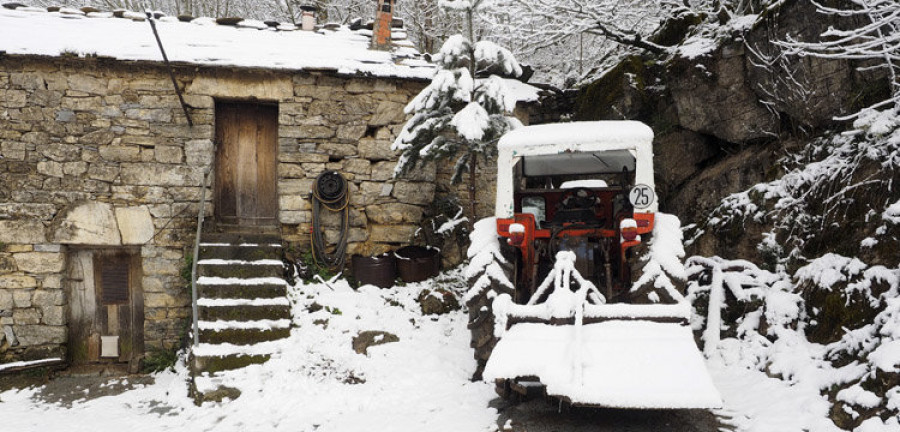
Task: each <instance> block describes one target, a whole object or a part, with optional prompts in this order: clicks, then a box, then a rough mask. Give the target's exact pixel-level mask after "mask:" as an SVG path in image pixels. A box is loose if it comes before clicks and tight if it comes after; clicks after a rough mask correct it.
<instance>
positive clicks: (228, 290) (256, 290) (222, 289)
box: [197, 284, 287, 299]
mask: <svg viewBox="0 0 900 432" xmlns="http://www.w3.org/2000/svg"><path fill="white" fill-rule="evenodd" d="M197 295H198V296H199V297H200V298H211V299H225V298H232V299H238V298H243V299H254V298H275V297H284V296H286V295H287V287H286V286H285V285H283V284H257V285H235V284H222V285H218V284H213V285H207V284H198V285H197Z"/></svg>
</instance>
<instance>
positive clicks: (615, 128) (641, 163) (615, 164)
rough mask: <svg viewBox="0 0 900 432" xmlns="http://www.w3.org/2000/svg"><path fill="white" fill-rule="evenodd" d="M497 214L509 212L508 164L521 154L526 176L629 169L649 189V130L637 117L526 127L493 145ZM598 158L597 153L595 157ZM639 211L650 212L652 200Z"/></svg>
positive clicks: (653, 208)
mask: <svg viewBox="0 0 900 432" xmlns="http://www.w3.org/2000/svg"><path fill="white" fill-rule="evenodd" d="M497 147H498V152H499V155H498V158H497V202H496V207H495V212H496V216H497V217H501V218H508V217H512V215H513V209H514V205H513V189H514V188H513V187H514V185H513V180H514V168H515V166H516V164H517V163H518V162H519V161H520V160H522V159H523V158H524V159H525V160H526V161H527V162H528V164H527V165H526V167H525V168H523V170H524V173H525V175H526V176H541V175H569V174H591V173H600V172H616V171H621V170H622V168H627V169H628V170H629V171H634V175H635V183H636V184H645V185H647V186H649V187H650V188H653V189H655V185H654V182H653V130H652V129H650V127H649V126H647V125H645V124H643V123H641V122H637V121H627V120H622V121H592V122H572V123H552V124H543V125H535V126H526V127H522V128H519V129H516V130H514V131H511V132H509V133H507V134H506V135H504V136H503V138H501V139H500V142H499V143H498V145H497ZM601 156H602V157H601ZM645 211H647V212H656V211H657V203H656V202H654V203H653V204H652V205H651V206H650V207H649V208H647V209H646V210H645Z"/></svg>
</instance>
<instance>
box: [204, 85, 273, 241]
mask: <svg viewBox="0 0 900 432" xmlns="http://www.w3.org/2000/svg"><path fill="white" fill-rule="evenodd" d="M277 142H278V107H277V106H274V105H262V104H253V103H235V102H217V103H216V192H215V193H216V199H215V206H216V217H217V220H218V221H219V222H222V223H225V224H234V225H256V226H260V225H262V226H272V225H275V224H276V221H277V211H278V198H277V195H276V175H275V173H276V159H275V158H276V149H277Z"/></svg>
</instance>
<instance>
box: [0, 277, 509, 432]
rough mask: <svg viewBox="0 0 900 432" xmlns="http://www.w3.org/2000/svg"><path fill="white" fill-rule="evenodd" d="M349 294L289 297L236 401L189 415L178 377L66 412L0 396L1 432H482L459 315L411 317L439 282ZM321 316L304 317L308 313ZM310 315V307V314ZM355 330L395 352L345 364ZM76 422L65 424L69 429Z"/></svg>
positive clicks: (376, 349) (383, 350) (483, 392)
mask: <svg viewBox="0 0 900 432" xmlns="http://www.w3.org/2000/svg"><path fill="white" fill-rule="evenodd" d="M439 279H440V280H449V281H451V283H446V282H434V281H433V280H432V281H426V282H423V283H420V284H409V285H406V286H397V287H394V288H391V289H385V290H381V289H377V288H375V287H372V286H366V287H362V288H360V289H359V290H358V291H353V290H352V289H350V287H349V286H348V285H347V284H346V283H345V282H341V281H338V282H335V283H331V284H330V285H331V287H332V288H333V289H334V290H332V289H331V288H329V287H327V286H326V285H324V284H316V285H300V286H298V287H296V288H295V289H294V290H292V295H291V296H292V301H293V308H294V316H295V318H294V325H295V328H294V329H293V330H292V333H291V337H290V338H289V339H286V340H285V341H284V342H283V344H282V347H281V352H280V353H279V354H277V355H276V358H273V359H272V360H270V361H269V362H268V363H266V364H263V365H256V366H251V367H247V368H245V369H243V370H241V371H239V372H237V373H234V374H232V376H230V377H229V380H234V381H237V382H239V385H238V387H239V388H240V389H241V391H242V395H241V396H240V397H239V398H237V399H236V400H233V401H225V402H223V403H206V404H205V405H204V406H202V407H197V406H194V404H193V400H192V399H190V398H189V397H188V393H187V379H188V372H187V370H186V368H185V366H184V364H183V363H180V364H179V365H178V366H177V369H176V371H175V372H163V373H159V374H156V375H155V376H154V377H155V383H153V384H152V385H146V386H144V385H137V386H136V388H135V389H134V390H130V391H127V392H125V393H123V394H121V395H118V396H107V397H100V398H96V399H93V398H91V397H90V396H91V395H90V394H85V395H84V399H82V400H79V401H76V402H75V403H73V404H72V406H71V408H65V407H63V406H62V405H51V404H45V403H42V402H39V401H38V400H37V398H36V395H37V394H38V393H39V392H40V391H41V389H39V388H31V389H25V390H10V391H6V392H2V393H0V401H2V402H0V424H2V430H5V431H22V432H25V431H55V430H63V429H65V430H67V431H71V432H76V431H94V430H115V429H119V430H125V429H127V430H130V431H133V432H137V431H144V430H146V431H159V430H190V431H202V430H213V429H215V430H216V431H253V430H258V431H282V430H283V431H292V432H298V431H313V430H316V431H362V430H367V431H423V430H427V431H448V432H449V431H485V430H490V429H492V428H493V427H494V426H495V422H496V418H497V412H496V410H494V409H493V408H489V407H488V403H489V402H490V400H491V399H493V398H494V397H495V394H494V391H493V386H492V385H488V384H485V383H473V382H470V381H469V378H470V377H471V375H472V372H473V371H474V368H475V361H474V360H473V358H472V353H471V350H470V348H469V332H468V330H467V329H466V316H465V314H464V313H462V312H459V311H457V312H454V313H450V314H447V315H441V316H422V314H421V312H420V307H419V304H418V303H416V301H415V298H416V296H417V295H418V294H419V293H420V292H421V291H422V290H423V289H425V288H427V287H429V286H430V285H433V284H435V283H439V284H441V285H442V286H444V287H445V288H446V287H450V288H453V286H454V284H455V286H456V287H457V288H456V289H458V288H459V287H460V283H459V281H460V280H462V279H463V278H462V277H461V276H460V274H459V272H458V271H456V272H450V273H449V274H446V275H444V276H442V277H440V278H439ZM313 303H317V304H318V305H319V306H321V307H322V308H321V309H320V310H318V311H316V312H309V311H308V309H309V307H310V305H312V304H313ZM313 309H316V308H313ZM366 330H375V331H386V332H390V333H392V334H395V335H397V336H398V337H399V339H400V341H399V342H396V343H388V344H384V345H379V346H373V347H370V348H369V349H368V355H363V354H357V353H356V352H354V351H353V348H352V346H351V345H352V339H353V337H355V336H356V335H357V334H358V333H359V332H361V331H366ZM75 419H77V421H75Z"/></svg>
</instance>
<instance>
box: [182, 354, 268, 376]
mask: <svg viewBox="0 0 900 432" xmlns="http://www.w3.org/2000/svg"><path fill="white" fill-rule="evenodd" d="M270 358H272V355H271V354H253V355H245V354H231V355H225V356H194V357H193V361H192V362H191V363H192V364H191V370H192V371H193V373H194V375H200V374H201V373H203V372H209V373H216V372H221V371H226V370H234V369H240V368H242V367H246V366H250V365H253V364H263V363H265V362H267V361H269V359H270Z"/></svg>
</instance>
